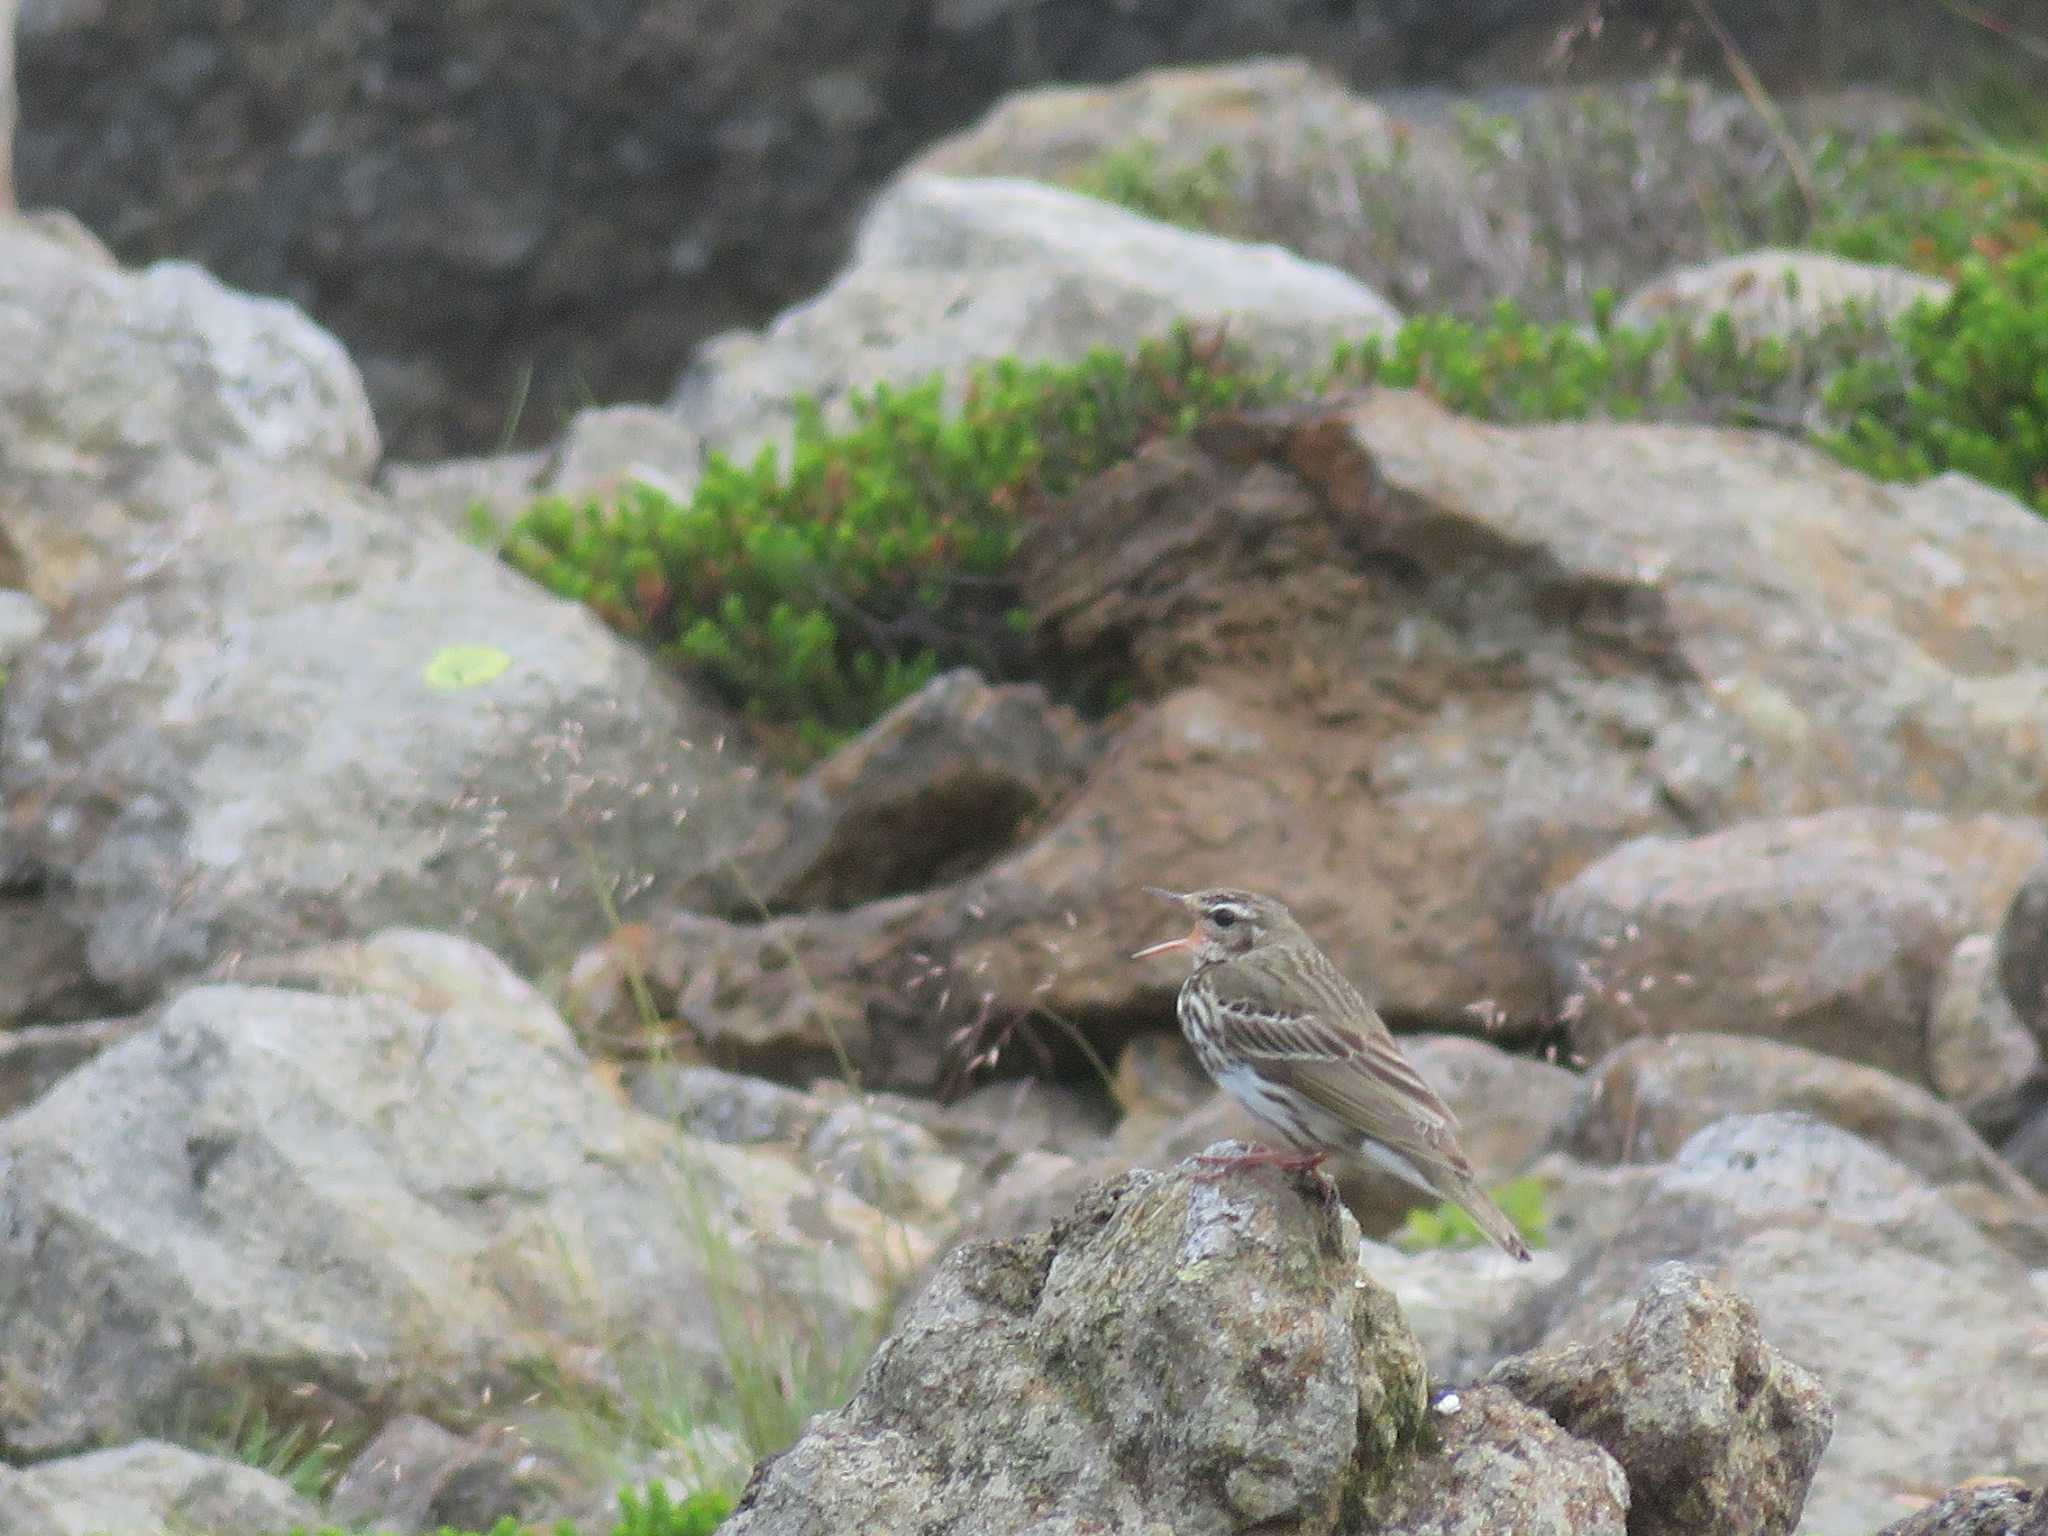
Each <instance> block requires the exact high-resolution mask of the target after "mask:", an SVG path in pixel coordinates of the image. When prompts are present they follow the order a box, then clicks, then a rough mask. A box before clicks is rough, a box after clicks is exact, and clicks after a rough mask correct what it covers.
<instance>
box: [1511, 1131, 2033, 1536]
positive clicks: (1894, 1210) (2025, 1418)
mask: <svg viewBox="0 0 2048 1536" xmlns="http://www.w3.org/2000/svg"><path fill="white" fill-rule="evenodd" d="M1673 1259H1677V1260H1682V1261H1684V1262H1685V1263H1688V1264H1690V1265H1692V1266H1694V1267H1695V1268H1697V1269H1699V1270H1700V1271H1702V1272H1703V1273H1707V1274H1711V1275H1712V1276H1713V1277H1714V1284H1715V1286H1716V1287H1717V1288H1720V1289H1724V1290H1733V1291H1736V1292H1739V1293H1740V1294H1741V1295H1743V1296H1744V1297H1746V1298H1748V1300H1749V1301H1750V1303H1752V1304H1753V1305H1754V1307H1755V1310H1756V1317H1757V1319H1758V1321H1759V1322H1760V1323H1761V1324H1762V1328H1763V1335H1764V1337H1765V1338H1767V1339H1768V1340H1769V1341H1770V1342H1771V1345H1772V1346H1773V1348H1774V1349H1776V1350H1777V1351H1778V1352H1779V1353H1780V1354H1782V1355H1783V1356H1784V1357H1785V1358H1786V1359H1788V1360H1791V1361H1795V1362H1797V1363H1798V1364H1799V1365H1800V1366H1803V1367H1804V1368H1805V1369H1806V1370H1808V1371H1811V1372H1812V1374H1813V1375H1814V1376H1815V1377H1816V1378H1818V1380H1819V1382H1820V1384H1821V1386H1822V1387H1823V1388H1824V1389H1825V1390H1826V1392H1827V1393H1828V1395H1829V1396H1830V1397H1831V1398H1832V1399H1833V1402H1834V1406H1835V1433H1834V1438H1833V1439H1832V1441H1830V1442H1829V1444H1828V1448H1827V1451H1826V1454H1825V1455H1823V1456H1822V1458H1821V1463H1820V1469H1819V1471H1818V1472H1817V1473H1816V1474H1815V1477H1814V1481H1813V1486H1812V1490H1811V1492H1810V1494H1809V1496H1808V1500H1807V1505H1806V1514H1805V1521H1804V1524H1803V1525H1802V1526H1801V1529H1802V1530H1803V1531H1805V1532H1808V1533H1810V1536H1868V1533H1869V1532H1871V1531H1873V1530H1875V1529H1876V1528H1877V1527H1878V1526H1880V1525H1883V1524H1886V1523H1888V1522H1889V1521H1891V1520H1893V1519H1896V1518H1897V1517H1898V1515H1899V1512H1900V1505H1899V1503H1898V1499H1899V1497H1900V1495H1902V1494H1906V1493H1910V1492H1912V1491H1914V1490H1928V1491H1932V1490H1938V1489H1941V1488H1944V1487H1947V1486H1949V1485H1950V1484H1952V1483H1954V1482H1957V1481H1959V1480H1960V1479H1962V1478H1964V1477H1969V1476H1977V1475H1981V1474H1984V1473H1987V1472H1992V1471H1997V1472H2003V1473H2007V1474H2010V1475H2013V1476H2017V1477H2021V1478H2025V1479H2028V1480H2030V1481H2034V1482H2039V1481H2041V1480H2042V1479H2043V1478H2044V1477H2048V1440H2044V1439H2043V1438H2042V1436H2041V1434H2040V1425H2041V1424H2042V1423H2044V1422H2048V1371H2043V1370H2042V1368H2041V1363H2040V1354H2039V1350H2040V1338H2039V1318H2040V1302H2039V1298H2038V1292H2037V1291H2036V1290H2035V1289H2034V1287H2033V1286H2032V1284H2031V1283H2030V1281H2029V1278H2028V1272H2027V1270H2026V1268H2025V1267H2024V1266H2023V1265H2022V1263H2021V1262H2020V1261H2019V1260H2018V1259H2016V1258H2015V1257H2013V1256H2012V1255H2011V1254H2010V1253H2009V1252H2008V1251H2007V1250H2006V1249H2004V1248H2002V1247H2000V1246H1999V1245H1998V1244H1997V1243H1995V1242H1993V1241H1992V1240H1991V1239H1990V1238H1989V1237H1987V1236H1986V1235H1985V1234H1984V1233H1983V1232H1982V1231H1980V1230H1979V1229H1978V1228H1977V1227H1976V1226H1975V1225H1974V1224H1973V1223H1972V1222H1971V1221H1970V1220H1969V1219H1968V1218H1967V1217H1965V1216H1964V1215H1962V1214H1961V1213H1960V1212H1958V1211H1957V1210H1956V1209H1955V1208H1954V1206H1953V1205H1952V1204H1951V1203H1950V1202H1949V1200H1948V1199H1947V1198H1946V1197H1945V1196H1944V1195H1943V1194H1941V1193H1940V1192H1939V1191H1937V1190H1935V1189H1934V1188H1933V1187H1932V1186H1930V1185H1928V1184H1927V1183H1926V1182H1924V1181H1923V1180H1922V1179H1921V1178H1920V1177H1919V1176H1918V1175H1917V1174H1915V1173H1914V1172H1913V1171H1912V1170H1910V1169H1908V1168H1907V1167H1905V1166H1904V1165H1903V1164H1901V1163H1898V1162H1894V1161H1893V1160H1892V1159H1890V1158H1888V1157H1886V1156H1885V1155H1884V1154H1883V1153H1881V1152H1879V1151H1878V1150H1877V1149H1876V1148H1874V1147H1872V1146H1870V1145H1869V1144H1868V1143H1867V1142H1864V1141H1861V1140H1858V1139H1857V1138H1856V1137H1854V1136H1851V1135H1849V1134H1848V1133H1847V1132H1845V1131H1842V1130H1839V1129H1837V1128H1835V1127H1834V1126H1831V1125H1827V1124H1825V1123H1823V1122H1821V1121H1819V1120H1815V1119H1812V1118H1809V1117H1807V1116H1803V1115H1794V1114H1782V1113H1781V1114H1766V1115H1742V1116H1731V1117H1729V1118H1727V1119H1724V1120H1720V1121H1717V1122H1715V1123H1714V1124H1713V1125H1710V1126H1708V1127H1707V1128H1706V1129H1705V1130H1703V1131H1701V1132H1699V1133H1698V1134H1697V1135H1696V1136H1694V1137H1693V1138H1692V1139H1691V1140H1690V1141H1688V1142H1687V1143H1686V1144H1685V1146H1684V1147H1683V1148H1681V1149H1680V1151H1679V1154H1678V1156H1677V1157H1676V1158H1675V1159H1674V1160H1673V1161H1672V1162H1670V1163H1668V1164H1666V1165H1664V1166H1663V1167H1661V1168H1659V1169H1657V1170H1655V1172H1654V1173H1653V1174H1652V1175H1651V1176H1650V1177H1649V1179H1648V1180H1647V1182H1646V1183H1645V1184H1644V1185H1643V1186H1642V1188H1641V1194H1640V1198H1639V1200H1638V1202H1637V1203H1636V1205H1635V1207H1634V1209H1633V1212H1632V1214H1630V1215H1629V1216H1628V1218H1627V1219H1626V1220H1625V1221H1623V1222H1622V1223H1621V1224H1620V1226H1619V1227H1618V1229H1617V1230H1616V1231H1615V1233H1614V1235H1613V1236H1612V1238H1611V1239H1610V1240H1609V1241H1608V1242H1607V1243H1606V1244H1605V1245H1604V1246H1602V1247H1599V1248H1597V1249H1592V1250H1589V1251H1587V1252H1586V1253H1585V1254H1584V1256H1583V1257H1582V1258H1581V1259H1580V1261H1579V1262H1578V1263H1577V1264H1576V1265H1575V1266H1574V1269H1573V1271H1572V1273H1571V1274H1569V1275H1568V1276H1567V1277H1566V1278H1565V1280H1564V1281H1563V1283H1561V1284H1560V1285H1559V1286H1558V1287H1557V1288H1556V1289H1555V1290H1554V1291H1553V1292H1551V1293H1550V1294H1549V1295H1548V1296H1547V1297H1544V1298H1540V1299H1539V1300H1538V1301H1537V1302H1536V1303H1535V1304H1533V1306H1532V1307H1531V1309H1529V1311H1527V1312H1525V1313H1524V1314H1523V1315H1522V1316H1521V1317H1520V1318H1519V1320H1518V1325H1517V1327H1516V1328H1514V1329H1511V1330H1510V1331H1511V1332H1520V1333H1523V1334H1525V1335H1534V1336H1540V1337H1542V1338H1543V1341H1544V1346H1545V1347H1546V1348H1556V1347H1558V1346H1561V1345H1566V1344H1594V1343H1596V1342H1597V1341H1598V1340H1599V1339H1601V1338H1603V1337H1605V1336H1607V1335H1609V1334H1612V1333H1614V1332H1615V1331H1616V1330H1618V1329H1621V1328H1623V1327H1625V1325H1626V1323H1627V1320H1628V1318H1629V1317H1630V1315H1631V1313H1632V1311H1633V1309H1634V1307H1635V1305H1636V1298H1637V1297H1638V1296H1639V1295H1640V1294H1641V1293H1642V1291H1643V1290H1644V1289H1645V1288H1646V1287H1648V1286H1649V1285H1650V1284H1651V1283H1652V1282H1653V1280H1654V1278H1655V1275H1656V1273H1657V1271H1658V1268H1659V1266H1660V1265H1662V1264H1664V1263H1665V1262H1667V1261H1669V1260H1673ZM1625 1460H1626V1458H1624V1461H1625ZM1923 1496H1924V1494H1923Z"/></svg>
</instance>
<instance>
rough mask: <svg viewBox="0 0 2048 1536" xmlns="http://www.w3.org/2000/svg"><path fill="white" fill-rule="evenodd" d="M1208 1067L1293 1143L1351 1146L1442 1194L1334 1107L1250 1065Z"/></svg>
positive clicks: (1427, 1191) (1417, 1184)
mask: <svg viewBox="0 0 2048 1536" xmlns="http://www.w3.org/2000/svg"><path fill="white" fill-rule="evenodd" d="M1205 1057H1206V1053H1205ZM1203 1065H1204V1066H1206V1067H1208V1068H1209V1075H1210V1076H1212V1077H1214V1078H1215V1079H1216V1081H1217V1083H1218V1084H1219V1085H1220V1086H1221V1087H1222V1089H1223V1091H1224V1092H1225V1093H1227V1094H1229V1095H1230V1096H1231V1097H1232V1098H1233V1099H1235V1100H1237V1102H1238V1103H1240V1104H1242V1105H1243V1106H1244V1107H1245V1108H1246V1109H1248V1110H1250V1111H1251V1112H1252V1114H1254V1115H1255V1116H1257V1117H1258V1119H1259V1120H1260V1121H1261V1122H1262V1123H1263V1124H1266V1125H1270V1126H1271V1127H1272V1128H1273V1129H1274V1130H1276V1131H1278V1132H1279V1133H1280V1135H1281V1136H1282V1137H1284V1138H1285V1139H1286V1140H1287V1141H1289V1142H1290V1143H1292V1144H1293V1145H1295V1146H1297V1147H1300V1148H1302V1149H1304V1150H1307V1151H1341V1150H1347V1149H1348V1150H1349V1151H1352V1152H1355V1153H1356V1154H1357V1155H1358V1156H1360V1157H1362V1158H1364V1159H1365V1160H1366V1161H1367V1162H1369V1163H1371V1164H1373V1165H1374V1166H1375V1167H1378V1168H1382V1169H1384V1170H1385V1171H1386V1172H1388V1173H1391V1174H1392V1175H1393V1176H1394V1177H1395V1178H1397V1179H1400V1180H1402V1181H1403V1182H1404V1183H1407V1184H1411V1185H1413V1186H1414V1187H1415V1188H1416V1189H1419V1190H1421V1191H1422V1192H1423V1193H1424V1194H1428V1195H1432V1196H1433V1195H1436V1194H1437V1189H1436V1186H1435V1185H1433V1184H1432V1183H1430V1181H1429V1180H1428V1179H1427V1178H1425V1177H1424V1176H1423V1174H1422V1170H1421V1169H1419V1168H1417V1167H1416V1166H1415V1165H1414V1164H1413V1163H1411V1162H1410V1161H1409V1160H1408V1159H1407V1158H1405V1157H1403V1156H1402V1155H1401V1154H1400V1153H1398V1152H1396V1151H1394V1150H1393V1148H1391V1147H1387V1146H1383V1145H1381V1144H1380V1143H1379V1142H1377V1141H1374V1140H1373V1139H1372V1138H1371V1137H1369V1136H1364V1135H1361V1134H1360V1133H1359V1131H1358V1128H1357V1127H1356V1126H1354V1125H1350V1124H1348V1123H1347V1122H1345V1121H1343V1120H1340V1119H1338V1118H1337V1117H1336V1116H1335V1115H1333V1114H1331V1113H1329V1111H1327V1110H1324V1109H1321V1108H1318V1107H1317V1106H1316V1105H1314V1104H1309V1103H1305V1102H1303V1100H1302V1099H1300V1098H1299V1097H1298V1096H1296V1095H1293V1094H1288V1093H1283V1092H1281V1091H1280V1090H1278V1089H1276V1088H1274V1087H1273V1086H1272V1084H1270V1083H1268V1082H1267V1081H1266V1080H1265V1078H1263V1077H1261V1076H1260V1075H1259V1074H1258V1073H1257V1072H1254V1071H1253V1070H1252V1069H1251V1068H1250V1067H1248V1066H1245V1065H1243V1064H1242V1063H1229V1064H1225V1063H1223V1062H1221V1061H1210V1060H1207V1059H1205V1060H1204V1062H1203Z"/></svg>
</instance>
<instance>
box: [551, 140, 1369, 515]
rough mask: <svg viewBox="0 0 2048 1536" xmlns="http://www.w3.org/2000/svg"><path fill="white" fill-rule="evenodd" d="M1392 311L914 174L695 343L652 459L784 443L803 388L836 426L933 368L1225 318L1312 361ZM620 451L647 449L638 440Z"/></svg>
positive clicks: (598, 472) (951, 387)
mask: <svg viewBox="0 0 2048 1536" xmlns="http://www.w3.org/2000/svg"><path fill="white" fill-rule="evenodd" d="M1399 320H1400V317H1399V315H1397V314H1396V313H1395V311H1394V310H1393V308H1392V307H1391V306H1390V305H1388V304H1387V302H1386V301H1385V300H1384V299H1382V298H1380V297H1379V295H1377V294H1375V293H1374V292H1373V291H1372V290H1371V289H1369V288H1367V287H1366V286H1365V285H1364V284H1363V283H1360V282H1359V281H1358V280H1357V279H1355V278H1351V277H1347V276H1345V275H1344V274H1343V273H1341V272H1338V271H1336V270H1335V269H1333V268H1330V267H1325V266H1321V265H1319V264H1317V263H1315V262H1311V261H1306V260H1304V259H1302V258H1301V257H1299V256H1296V255H1293V254H1291V253H1290V252H1287V251H1283V250H1281V249H1280V248H1279V247H1277V246H1270V245H1245V244H1241V243H1239V242H1237V241H1234V240H1224V239H1220V238H1218V237H1216V236H1214V235H1206V234H1201V233H1198V232H1195V231H1193V230H1185V229H1176V228H1174V227H1172V226H1171V225H1167V224H1161V223H1158V222H1156V221H1154V220H1151V219H1146V218H1141V217H1139V216H1138V215H1137V214H1134V213H1130V212H1127V211H1126V210H1124V209H1121V208H1117V207H1113V206H1111V205H1110V204H1108V203H1103V202H1099V201H1097V200H1096V199H1094V198H1091V197H1083V196H1081V195H1079V194H1078V193H1073V192H1067V191H1063V190H1061V189H1059V188H1056V187H1048V186H1044V185H1042V184H1040V183H1037V182H1029V181H1008V180H1000V179H987V180H983V179H958V178H952V177H944V176H910V177H907V178H905V179H904V180H902V181H900V182H898V183H897V184H896V185H894V186H892V187H891V188H889V189H888V191H887V192H885V193H884V194H883V195H882V196H881V197H879V198H878V199H877V200H876V201H875V203H874V205H873V206H872V207H871V208H870V209H869V210H868V212H867V214H866V216H865V218H864V220H863V222H862V225H861V230H860V234H859V236H858V238H857V239H856V240H855V242H854V247H853V252H852V255H851V257H850V258H849V260H848V264H847V266H846V268H845V270H844V271H842V272H841V273H840V275H839V276H838V277H837V278H835V279H834V280H833V282H832V284H831V285H830V286H829V287H828V288H826V289H825V290H824V292H822V293H820V294H819V295H818V296H817V297H816V298H814V299H810V300H807V301H806V302H804V303H803V304H800V305H798V306H796V307H795V308H793V309H790V310H787V311H785V312H784V313H783V314H781V315H779V316H777V317H776V319H775V320H774V321H773V323H771V324H770V325H769V326H768V327H767V328H766V329H764V330H762V331H760V332H732V333H728V334H726V335H723V336H717V337H713V338H712V339H711V340H709V341H707V342H706V343H704V345H703V346H701V347H699V348H698V349H697V352H696V354H695V355H694V357H693V358H692V360H691V363H690V366H689V368H688V369H687V370H686V371H685V372H684V374H683V375H682V377H681V378H680V379H679V380H678V381H677V384H676V388H675V393H674V395H673V396H672V397H671V399H670V402H669V405H670V408H671V409H672V410H673V411H674V412H675V413H676V414H677V415H678V416H679V417H680V418H681V419H682V421H683V422H685V423H686V424H687V425H688V426H689V428H690V429H691V432H692V433H693V434H694V435H695V439H696V442H695V443H694V444H693V443H687V442H683V443H669V444H667V445H663V446H665V450H666V451H665V452H663V454H662V457H661V459H660V460H658V461H656V462H653V463H651V464H650V465H648V468H649V469H650V470H651V471H652V473H653V475H654V476H655V478H656V479H657V480H658V481H659V482H660V483H664V484H666V485H668V486H670V487H674V488H682V487H687V486H688V485H690V484H692V483H693V482H694V481H695V478H696V474H697V469H698V459H699V457H700V448H699V446H698V445H701V446H702V447H703V448H711V449H716V450H718V451H719V452H721V453H724V454H726V455H728V456H729V457H731V458H734V459H737V460H740V461H742V462H744V461H746V460H749V459H751V458H753V456H754V455H755V453H756V452H757V451H758V450H759V449H760V448H761V447H762V446H763V445H765V444H775V445H777V446H783V445H786V443H787V442H788V440H789V436H790V431H791V428H792V426H793V425H794V422H795V419H796V418H795V410H794V405H795V401H796V399H797V397H798V396H800V395H806V396H809V397H811V398H813V399H814V400H816V401H817V402H818V403H819V404H820V405H821V406H823V407H824V408H825V410H826V414H827V417H828V419H840V418H842V417H843V415H844V410H845V406H846V403H847V396H848V395H849V394H850V393H852V392H853V391H855V390H863V389H868V388H871V387H872V386H874V385H876V384H907V383H915V382H917V381H919V380H922V379H923V378H925V377H926V376H928V375H930V374H935V373H936V374H940V375H942V376H943V377H944V379H945V381H946V388H947V394H948V397H949V398H950V399H952V400H954V401H956V402H957V401H958V400H959V398H960V397H961V395H962V393H963V392H964V390H965V387H966V384H967V381H968V377H969V375H970V374H971V372H972V371H973V369H974V367H975V366H976V365H978V364H981V363H986V362H991V361H993V360H995V359H998V358H1003V357H1017V358H1020V359H1022V360H1024V361H1027V362H1077V361H1079V360H1080V359H1081V358H1083V357H1085V356H1086V355H1087V354H1088V353H1089V352H1090V351H1091V350H1093V349H1094V348H1097V347H1109V348H1113V349H1116V350H1119V351H1123V350H1128V349H1131V348H1133V347H1135V346H1136V345H1137V344H1138V343H1139V342H1141V341H1145V340H1149V339H1152V338H1154V337H1160V336H1164V335H1165V334H1166V333H1167V332H1168V331H1169V330H1171V329H1172V327H1173V326H1174V324H1175V323H1176V322H1179V321H1186V322H1188V323H1190V324H1192V325H1194V326H1196V327H1198V328H1214V327H1219V326H1225V325H1227V326H1228V329H1229V333H1230V335H1231V337H1232V338H1233V339H1235V340H1236V341H1238V342H1240V343H1242V344H1243V345H1245V346H1246V347H1247V348H1248V349H1249V350H1250V351H1251V352H1252V353H1253V354H1254V355H1255V356H1257V357H1258V358H1259V359H1261V360H1262V361H1265V362H1269V363H1278V364H1284V365H1286V366H1288V367H1290V368H1295V369H1304V368H1314V367H1319V366H1321V365H1322V364H1324V363H1325V362H1327V361H1328V360H1329V355H1330V350H1331V348H1332V347H1334V346H1335V345H1336V343H1337V341H1339V340H1340V339H1344V338H1362V337H1365V336H1369V335H1374V334H1377V333H1379V332H1381V331H1385V330H1387V329H1390V328H1391V327H1392V326H1394V325H1396V324H1398V323H1399ZM580 431H581V435H582V436H583V437H584V439H585V440H586V442H588V441H595V440H596V438H595V435H594V434H593V433H591V431H590V430H589V429H588V428H583V429H580ZM620 446H621V448H622V449H626V450H630V452H631V453H632V454H633V455H634V458H635V461H636V462H642V461H645V460H646V459H647V458H648V454H649V443H648V440H647V438H646V435H645V434H634V435H633V436H632V437H631V438H630V439H628V440H626V441H624V442H622V443H621V444H620ZM657 451H661V450H660V449H659V448H658V449H657ZM576 464H577V465H578V466H579V469H578V472H579V474H580V475H581V476H584V477H589V478H590V479H594V480H598V481H602V480H604V479H606V478H608V477H609V476H610V475H611V474H614V473H616V470H613V469H608V468H607V467H606V465H605V464H604V463H603V461H602V458H601V456H600V455H599V454H597V453H594V452H589V451H586V452H583V453H581V454H579V455H578V457H577V459H576ZM580 483H581V482H579V484H577V485H570V484H567V483H560V484H559V488H561V489H565V490H571V491H573V490H576V489H579V488H580Z"/></svg>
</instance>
